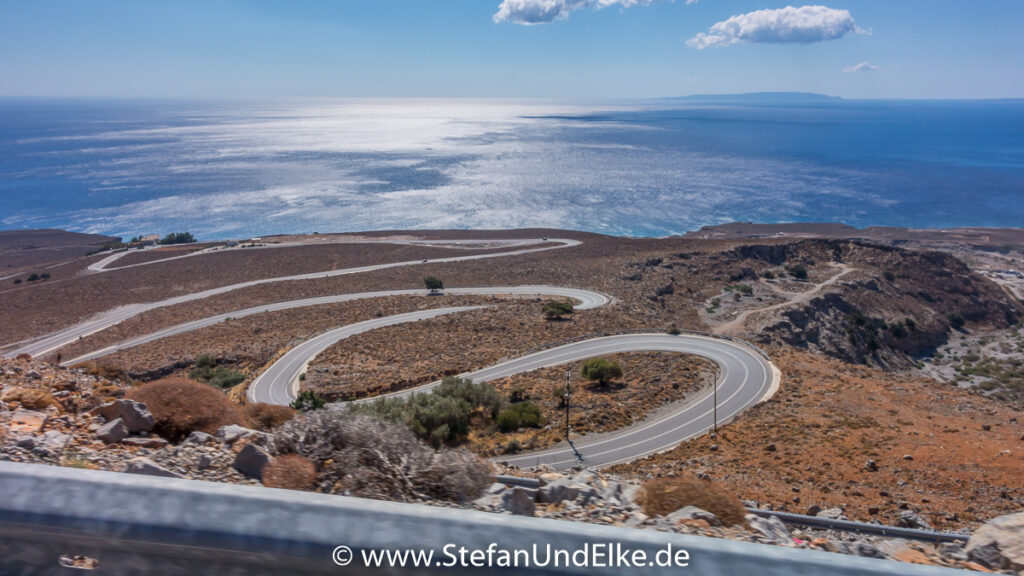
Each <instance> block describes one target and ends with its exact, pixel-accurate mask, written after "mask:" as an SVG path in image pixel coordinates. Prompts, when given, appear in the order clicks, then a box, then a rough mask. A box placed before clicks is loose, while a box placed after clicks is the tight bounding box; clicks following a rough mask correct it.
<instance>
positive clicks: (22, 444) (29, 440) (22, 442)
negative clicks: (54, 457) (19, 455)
mask: <svg viewBox="0 0 1024 576" xmlns="http://www.w3.org/2000/svg"><path fill="white" fill-rule="evenodd" d="M15 445H16V446H17V447H18V448H23V449H25V450H31V449H33V448H35V447H36V439H35V437H34V436H21V437H20V438H18V439H17V440H15Z"/></svg>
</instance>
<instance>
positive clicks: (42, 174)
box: [0, 97, 1024, 240]
mask: <svg viewBox="0 0 1024 576" xmlns="http://www.w3.org/2000/svg"><path fill="white" fill-rule="evenodd" d="M1021 200H1024V101H1021V100H961V101H958V100H830V99H823V98H806V99H801V98H794V99H767V100H757V99H746V100H743V99H740V100H737V99H734V98H733V99H729V98H719V99H716V98H714V97H704V98H702V99H701V98H698V99H660V100H644V101H609V102H583V103H573V102H561V101H541V100H496V99H316V100H288V101H247V102H236V101H181V100H134V99H44V98H38V99H32V98H12V97H7V98H0V204H2V206H3V209H2V210H0V229H4V230H17V229H25V228H63V229H67V230H73V231H79V232H90V233H100V234H108V235H113V236H122V237H129V236H133V235H137V234H149V233H158V234H163V233H167V232H172V231H191V232H193V233H194V234H195V235H196V236H197V237H198V238H200V239H204V240H217V239H226V238H242V237H249V236H253V235H264V234H274V233H310V232H314V231H317V232H353V231H362V230H381V229H426V228H523V227H545V228H568V229H576V230H584V231H591V232H599V233H606V234H616V235H626V236H666V235H671V234H679V233H684V232H686V231H689V230H694V229H697V228H700V227H701V226H704V225H710V224H719V223H724V222H731V221H752V222H765V223H773V222H843V223H846V224H850V225H854V226H858V227H862V226H869V225H886V226H906V227H916V228H924V227H929V228H931V227H934V228H948V227H960V226H990V227H1020V226H1021V225H1024V202H1021Z"/></svg>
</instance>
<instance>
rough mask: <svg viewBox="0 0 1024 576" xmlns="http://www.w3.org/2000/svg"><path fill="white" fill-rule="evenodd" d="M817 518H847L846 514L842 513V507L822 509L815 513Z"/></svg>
mask: <svg viewBox="0 0 1024 576" xmlns="http://www.w3.org/2000/svg"><path fill="white" fill-rule="evenodd" d="M815 516H817V517H818V518H827V519H829V520H849V518H847V517H846V514H844V513H843V509H842V508H829V509H828V510H822V511H821V512H818V513H817V514H815Z"/></svg>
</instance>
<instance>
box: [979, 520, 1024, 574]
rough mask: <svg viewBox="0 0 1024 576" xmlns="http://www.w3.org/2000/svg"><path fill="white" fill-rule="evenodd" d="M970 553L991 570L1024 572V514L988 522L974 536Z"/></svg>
mask: <svg viewBox="0 0 1024 576" xmlns="http://www.w3.org/2000/svg"><path fill="white" fill-rule="evenodd" d="M966 552H967V559H968V560H970V561H971V562H977V563H978V564H981V565H982V566H984V567H986V568H988V569H990V570H1013V571H1016V572H1021V571H1024V512H1018V513H1017V514H1009V515H1007V516H1000V517H998V518H996V519H994V520H990V521H988V522H986V523H985V524H984V525H982V526H981V528H978V529H977V530H975V531H974V534H972V535H971V539H970V540H968V541H967V549H966Z"/></svg>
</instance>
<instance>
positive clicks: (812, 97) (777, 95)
mask: <svg viewBox="0 0 1024 576" xmlns="http://www.w3.org/2000/svg"><path fill="white" fill-rule="evenodd" d="M664 100H686V101H696V102H764V103H787V104H793V103H808V102H811V103H816V102H837V101H839V100H842V98H840V97H839V96H829V95H827V94H815V93H813V92H747V93H745V94H693V95H690V96H671V97H668V98H664Z"/></svg>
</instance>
